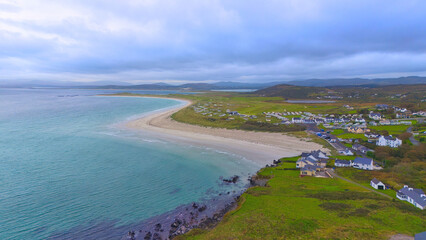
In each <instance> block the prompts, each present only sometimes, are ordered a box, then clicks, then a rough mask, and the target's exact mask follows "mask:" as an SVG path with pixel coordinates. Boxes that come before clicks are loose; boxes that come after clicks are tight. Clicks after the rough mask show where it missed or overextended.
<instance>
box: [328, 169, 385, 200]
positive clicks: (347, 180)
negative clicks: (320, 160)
mask: <svg viewBox="0 0 426 240" xmlns="http://www.w3.org/2000/svg"><path fill="white" fill-rule="evenodd" d="M326 171H327V172H328V173H329V174H330V175H331V176H333V177H336V178H339V179H342V180H343V181H346V182H348V183H352V184H355V185H357V186H359V187H362V188H364V189H366V190H368V191H370V192H374V193H377V194H379V195H382V196H383V197H386V198H388V199H393V198H392V197H391V196H389V195H386V194H384V193H381V192H378V191H376V190H374V189H373V188H369V187H366V186H364V185H361V184H359V183H357V182H354V181H352V180H349V179H347V178H344V177H341V176H339V175H337V173H336V172H334V170H333V169H326Z"/></svg>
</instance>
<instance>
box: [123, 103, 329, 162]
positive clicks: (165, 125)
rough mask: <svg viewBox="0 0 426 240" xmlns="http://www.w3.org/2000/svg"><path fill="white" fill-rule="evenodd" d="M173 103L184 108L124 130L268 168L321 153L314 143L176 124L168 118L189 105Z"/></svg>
mask: <svg viewBox="0 0 426 240" xmlns="http://www.w3.org/2000/svg"><path fill="white" fill-rule="evenodd" d="M176 100H179V101H183V102H185V104H183V105H180V106H178V107H176V108H173V109H170V108H169V109H165V110H162V111H157V112H155V113H153V114H150V115H147V116H144V117H142V118H139V119H136V120H132V121H129V122H127V123H126V127H128V128H131V129H136V130H139V131H143V132H149V133H155V136H157V137H159V138H163V139H169V140H173V141H179V142H185V143H189V144H194V145H199V146H205V147H209V148H213V149H216V150H221V151H225V152H229V153H234V154H237V155H240V156H243V157H245V158H246V159H248V160H251V161H253V162H254V163H256V164H258V165H259V166H264V165H266V164H270V163H272V161H273V160H274V159H279V158H281V157H291V156H296V155H299V154H300V153H302V152H306V151H311V150H316V149H322V146H321V145H319V144H317V143H313V142H307V141H303V140H301V139H299V138H296V137H291V136H287V135H283V134H281V133H267V132H253V131H242V130H230V129H222V128H209V127H201V126H196V125H190V124H185V123H180V122H176V121H174V120H172V119H171V118H170V116H171V115H172V114H173V113H175V112H177V111H179V110H180V109H182V108H185V107H187V106H189V105H191V104H192V103H191V102H190V101H186V100H181V99H176ZM323 150H324V149H323Z"/></svg>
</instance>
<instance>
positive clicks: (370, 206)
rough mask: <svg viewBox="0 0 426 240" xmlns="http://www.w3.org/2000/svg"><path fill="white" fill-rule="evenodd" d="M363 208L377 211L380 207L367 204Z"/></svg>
mask: <svg viewBox="0 0 426 240" xmlns="http://www.w3.org/2000/svg"><path fill="white" fill-rule="evenodd" d="M365 207H366V208H369V209H379V207H380V206H379V205H376V204H367V205H365Z"/></svg>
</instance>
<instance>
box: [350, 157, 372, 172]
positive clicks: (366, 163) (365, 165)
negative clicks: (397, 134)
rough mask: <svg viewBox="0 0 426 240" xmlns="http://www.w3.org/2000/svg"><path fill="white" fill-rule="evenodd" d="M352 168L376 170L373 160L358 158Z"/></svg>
mask: <svg viewBox="0 0 426 240" xmlns="http://www.w3.org/2000/svg"><path fill="white" fill-rule="evenodd" d="M352 166H353V167H354V168H359V169H363V170H373V168H374V164H373V159H371V158H362V157H356V158H355V160H354V161H353V163H352Z"/></svg>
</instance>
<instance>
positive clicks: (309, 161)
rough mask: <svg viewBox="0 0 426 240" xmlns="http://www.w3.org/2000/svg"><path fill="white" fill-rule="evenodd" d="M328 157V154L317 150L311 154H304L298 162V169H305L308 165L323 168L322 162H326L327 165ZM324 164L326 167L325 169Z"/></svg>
mask: <svg viewBox="0 0 426 240" xmlns="http://www.w3.org/2000/svg"><path fill="white" fill-rule="evenodd" d="M327 159H328V157H327V155H326V153H324V152H322V151H320V150H317V151H312V152H310V153H302V156H301V157H300V158H299V159H298V160H297V162H296V168H303V167H305V166H306V165H320V166H322V165H323V164H322V160H325V164H327ZM325 164H324V167H325Z"/></svg>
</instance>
